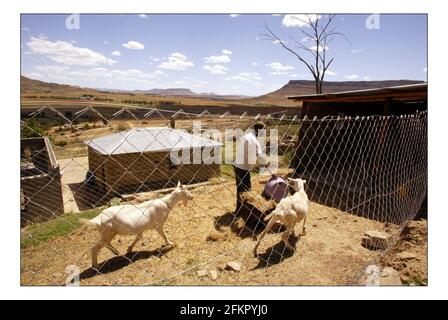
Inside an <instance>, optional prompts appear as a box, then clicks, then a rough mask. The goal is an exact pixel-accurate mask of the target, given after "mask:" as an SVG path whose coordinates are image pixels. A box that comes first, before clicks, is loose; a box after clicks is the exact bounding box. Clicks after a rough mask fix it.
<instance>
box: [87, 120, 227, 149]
mask: <svg viewBox="0 0 448 320" xmlns="http://www.w3.org/2000/svg"><path fill="white" fill-rule="evenodd" d="M84 143H85V144H87V145H88V146H90V147H91V148H93V149H95V150H96V151H97V152H99V153H101V154H106V155H115V154H124V153H137V152H139V153H142V152H144V153H146V152H161V151H171V150H182V149H197V148H203V147H211V148H213V147H219V146H221V143H219V142H216V141H213V140H210V139H205V138H201V137H199V136H195V135H192V134H189V133H187V132H185V131H181V130H175V129H171V128H166V127H152V128H134V129H130V130H126V131H122V132H117V133H113V134H109V135H107V136H103V137H98V138H93V139H89V140H87V141H84Z"/></svg>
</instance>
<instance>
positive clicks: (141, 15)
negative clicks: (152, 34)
mask: <svg viewBox="0 0 448 320" xmlns="http://www.w3.org/2000/svg"><path fill="white" fill-rule="evenodd" d="M138 16H139V17H140V18H142V19H148V16H147V15H146V14H139V15H138Z"/></svg>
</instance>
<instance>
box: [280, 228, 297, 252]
mask: <svg viewBox="0 0 448 320" xmlns="http://www.w3.org/2000/svg"><path fill="white" fill-rule="evenodd" d="M293 234H294V229H292V231H291V230H286V231H285V232H283V234H282V240H283V243H284V244H285V246H286V247H287V248H288V249H289V250H291V251H295V250H296V248H294V247H293V246H292V245H291V244H290V243H289V237H290V236H291V235H293Z"/></svg>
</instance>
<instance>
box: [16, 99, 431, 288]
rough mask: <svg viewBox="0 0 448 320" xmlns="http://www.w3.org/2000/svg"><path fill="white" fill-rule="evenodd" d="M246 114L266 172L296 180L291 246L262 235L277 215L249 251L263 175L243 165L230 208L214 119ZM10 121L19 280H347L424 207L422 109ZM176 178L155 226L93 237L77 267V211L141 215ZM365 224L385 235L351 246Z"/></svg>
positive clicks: (86, 232) (95, 112)
mask: <svg viewBox="0 0 448 320" xmlns="http://www.w3.org/2000/svg"><path fill="white" fill-rule="evenodd" d="M258 121H263V122H264V124H265V125H266V133H267V135H266V137H265V140H266V141H265V142H266V143H265V144H264V151H265V153H266V154H267V155H268V156H270V158H271V162H272V163H273V164H274V165H275V166H274V169H273V170H274V171H275V172H276V174H277V175H278V176H283V177H298V178H302V179H305V180H307V183H306V188H305V190H306V193H307V195H308V197H309V199H310V200H311V203H310V208H309V212H308V221H307V229H308V232H307V235H306V236H298V235H296V236H295V237H293V239H290V241H291V242H290V243H293V244H294V246H295V248H296V250H295V251H291V250H289V249H288V248H287V247H285V245H284V243H283V242H282V241H281V237H279V236H278V235H277V234H276V233H279V232H282V231H283V229H282V226H278V228H277V229H276V230H275V232H273V233H270V234H269V235H268V236H267V237H266V240H264V242H263V243H262V245H261V247H260V249H259V251H260V254H258V255H257V256H254V255H253V254H252V250H253V247H254V246H255V243H256V241H255V240H256V238H257V236H258V235H259V234H260V232H262V231H263V229H264V227H265V222H264V221H263V219H260V218H261V217H263V216H265V215H266V214H268V213H269V212H271V211H272V210H273V209H274V208H275V206H276V202H275V201H274V200H269V199H266V198H265V197H263V196H262V193H263V189H264V187H265V185H266V183H267V182H268V180H269V178H270V177H269V175H265V174H262V172H261V171H260V170H258V169H256V170H255V171H254V173H253V174H252V190H251V191H249V192H247V194H246V195H245V198H244V199H245V200H244V205H245V206H244V210H243V212H235V203H236V183H235V177H234V169H233V166H232V162H231V161H226V159H233V158H234V157H233V156H234V155H235V150H236V145H237V138H236V137H235V136H231V135H228V134H226V131H227V132H228V131H229V130H230V129H232V130H233V132H236V131H237V130H238V129H239V130H241V131H244V130H246V129H247V128H249V127H250V126H251V125H253V124H254V123H255V122H258ZM21 126H22V130H21V132H22V137H21V138H22V139H21V164H20V165H21V213H20V214H21V215H20V218H21V225H22V229H21V237H22V240H21V247H22V248H21V253H22V254H21V280H22V284H23V285H63V284H66V283H73V282H75V283H78V282H77V281H78V280H79V282H80V283H81V284H82V285H154V284H156V285H163V284H170V285H198V284H199V285H217V284H221V285H229V284H230V285H353V284H359V281H360V279H361V278H362V277H363V274H364V270H365V269H366V267H367V266H369V265H371V264H372V263H376V262H378V261H379V259H380V258H381V256H382V255H383V254H384V253H385V252H387V250H388V249H389V248H390V247H391V246H393V244H394V241H395V240H396V238H397V237H398V235H399V234H400V231H401V229H402V228H403V227H404V226H405V225H406V223H407V222H409V221H410V220H412V219H413V218H414V217H415V216H416V215H417V214H418V213H419V212H420V211H422V210H424V208H422V204H423V203H424V202H425V199H426V196H427V114H426V113H425V112H424V113H418V114H415V115H407V116H388V117H385V116H370V117H358V118H349V117H345V118H339V117H326V118H323V119H307V118H304V119H300V118H299V117H297V116H294V115H293V114H290V113H288V112H285V111H279V112H276V113H270V114H257V115H251V114H248V113H247V112H245V113H243V114H239V115H235V114H232V113H231V112H228V111H226V112H223V113H219V114H218V113H216V111H214V110H212V109H210V110H205V111H204V110H201V111H199V110H198V112H186V111H184V110H163V109H156V108H144V107H138V108H137V107H126V108H123V109H107V110H106V109H101V110H100V109H98V108H93V107H87V108H84V109H81V110H79V111H76V112H72V111H66V112H63V111H61V110H59V109H56V108H52V107H44V108H40V109H38V110H35V111H34V112H31V113H28V114H26V115H25V116H23V118H22V122H21ZM274 133H275V134H274ZM173 154H175V155H177V158H176V157H173ZM180 158H182V159H183V160H185V159H188V161H179V159H180ZM178 182H180V183H181V184H182V185H185V186H186V189H187V190H188V192H189V193H191V195H192V200H190V201H187V202H186V204H185V206H182V205H181V204H177V203H176V204H173V206H172V207H171V206H168V207H169V209H170V213H169V216H168V218H167V220H166V222H165V223H164V224H162V226H163V228H162V231H161V232H154V231H153V230H148V231H146V232H144V233H143V237H142V239H140V238H138V239H137V241H134V239H135V235H117V236H116V237H113V239H110V241H109V240H107V239H106V240H107V241H106V242H107V243H104V247H105V248H108V249H110V250H101V251H100V252H99V253H98V254H99V256H98V262H99V264H98V265H97V266H94V268H92V267H91V250H92V247H94V246H95V244H98V232H97V231H96V230H94V229H92V228H89V227H88V226H84V225H82V224H81V223H80V220H81V219H92V218H95V217H96V216H98V215H99V214H101V213H102V214H103V218H104V216H106V217H107V216H108V215H112V214H117V213H119V212H122V213H123V214H125V213H126V212H133V213H134V214H135V213H136V212H137V213H139V212H140V214H141V215H142V217H144V216H145V215H146V214H147V213H145V209H142V208H143V207H144V206H145V205H148V204H151V203H157V200H156V199H162V200H161V201H164V200H163V199H169V198H167V197H169V196H170V195H172V194H174V193H175V192H176V187H177V184H178ZM145 208H146V207H145ZM139 221H140V220H139ZM254 221H255V223H254ZM127 228H128V229H132V228H129V227H127ZM298 228H299V225H297V226H296V230H297V231H298ZM153 229H155V230H158V231H160V230H159V229H160V228H158V227H154V228H153ZM372 230H373V231H376V232H381V233H383V234H385V235H387V237H388V238H387V246H386V247H384V248H381V250H372V248H368V247H366V246H365V245H364V246H363V237H364V234H365V233H366V232H368V231H372ZM127 231H129V233H134V234H135V232H134V230H127ZM164 232H166V235H167V237H168V239H169V240H165V239H163V238H164V237H165V236H164V234H165V233H164ZM159 233H160V235H162V237H160V236H159ZM103 240H104V239H103ZM100 242H101V241H100ZM134 242H135V247H132V250H129V251H127V249H128V247H129V246H130V245H131V244H132V243H134ZM168 242H169V243H170V244H171V242H173V245H171V246H167V243H168ZM376 249H378V248H376ZM111 251H112V252H111Z"/></svg>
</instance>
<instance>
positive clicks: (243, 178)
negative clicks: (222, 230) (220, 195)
mask: <svg viewBox="0 0 448 320" xmlns="http://www.w3.org/2000/svg"><path fill="white" fill-rule="evenodd" d="M233 169H234V171H235V182H236V209H235V213H236V214H237V213H238V212H239V211H240V207H241V204H242V202H241V194H242V193H243V192H246V191H250V190H251V189H252V185H251V182H250V171H248V170H243V169H240V168H237V167H235V166H234V167H233Z"/></svg>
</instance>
